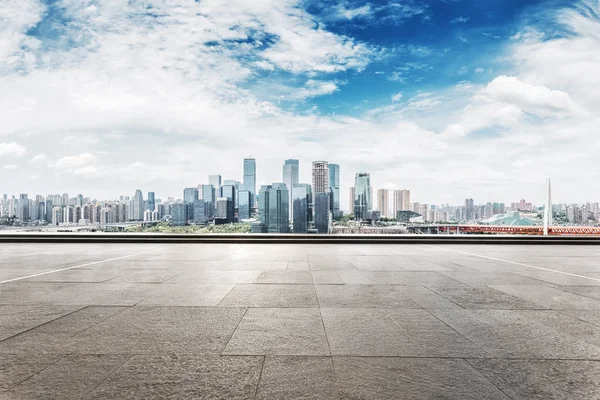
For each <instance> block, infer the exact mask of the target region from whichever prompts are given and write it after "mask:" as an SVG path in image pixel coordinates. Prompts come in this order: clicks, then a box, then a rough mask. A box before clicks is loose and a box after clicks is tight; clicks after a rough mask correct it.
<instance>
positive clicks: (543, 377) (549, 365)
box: [468, 359, 600, 400]
mask: <svg viewBox="0 0 600 400" xmlns="http://www.w3.org/2000/svg"><path fill="white" fill-rule="evenodd" d="M468 361H469V363H470V364H471V365H473V366H474V367H475V368H476V369H477V370H478V371H479V372H481V373H482V374H483V376H485V377H486V378H487V379H489V380H490V381H491V382H492V383H493V384H494V385H496V386H497V387H498V388H499V389H500V390H502V391H503V392H504V393H506V395H508V396H509V397H510V398H513V399H540V400H547V399H565V400H574V399H582V400H583V399H598V398H600V379H598V376H600V362H599V361H568V360H538V361H536V360H497V359H496V360H491V359H488V360H485V359H482V360H468Z"/></svg>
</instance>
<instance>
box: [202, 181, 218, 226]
mask: <svg viewBox="0 0 600 400" xmlns="http://www.w3.org/2000/svg"><path fill="white" fill-rule="evenodd" d="M215 194H216V193H215V188H214V186H213V185H204V186H202V199H203V200H204V207H205V210H206V218H208V219H212V218H213V217H214V215H215V203H216V196H215Z"/></svg>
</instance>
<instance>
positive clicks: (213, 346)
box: [0, 243, 600, 399]
mask: <svg viewBox="0 0 600 400" xmlns="http://www.w3.org/2000/svg"><path fill="white" fill-rule="evenodd" d="M599 255H600V247H598V246H577V245H567V246H547V245H546V246H544V245H530V246H522V245H521V246H515V245H450V244H447V245H424V244H404V245H401V244H398V245H387V244H322V245H319V244H175V245H173V244H132V243H127V244H49V243H45V244H40V243H38V244H24V243H21V244H17V243H13V244H10V243H3V244H2V246H0V399H33V398H61V399H71V398H86V399H105V398H115V399H128V398H136V399H137V398H143V399H148V398H158V397H160V398H165V397H169V398H207V399H219V398H221V399H254V398H257V399H295V398H303V399H309V398H314V399H340V398H343V399H360V398H365V399H393V398H404V399H422V398H424V399H429V398H442V397H443V398H455V399H483V398H486V399H509V398H510V399H531V398H539V399H550V398H568V399H592V398H600V380H599V379H598V376H600V265H598V261H597V260H598V256H599Z"/></svg>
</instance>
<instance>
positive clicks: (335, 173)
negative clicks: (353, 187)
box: [329, 164, 342, 219]
mask: <svg viewBox="0 0 600 400" xmlns="http://www.w3.org/2000/svg"><path fill="white" fill-rule="evenodd" d="M329 191H330V193H331V212H332V213H333V217H334V218H336V219H337V218H340V217H341V216H342V214H341V211H340V166H339V164H329Z"/></svg>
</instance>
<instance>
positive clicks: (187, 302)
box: [138, 283, 235, 307]
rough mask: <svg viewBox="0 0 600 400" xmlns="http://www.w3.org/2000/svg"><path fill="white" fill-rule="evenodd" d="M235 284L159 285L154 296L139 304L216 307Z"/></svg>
mask: <svg viewBox="0 0 600 400" xmlns="http://www.w3.org/2000/svg"><path fill="white" fill-rule="evenodd" d="M234 287H235V283H229V284H227V283H221V284H189V285H184V284H180V285H158V286H157V287H156V289H155V290H154V291H153V294H152V295H151V296H150V297H148V298H147V299H145V300H144V301H141V302H140V303H138V304H139V305H142V306H196V307H208V306H216V305H217V304H219V302H220V301H221V300H223V298H224V297H225V296H226V295H227V293H229V292H230V291H231V289H233V288H234Z"/></svg>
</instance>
